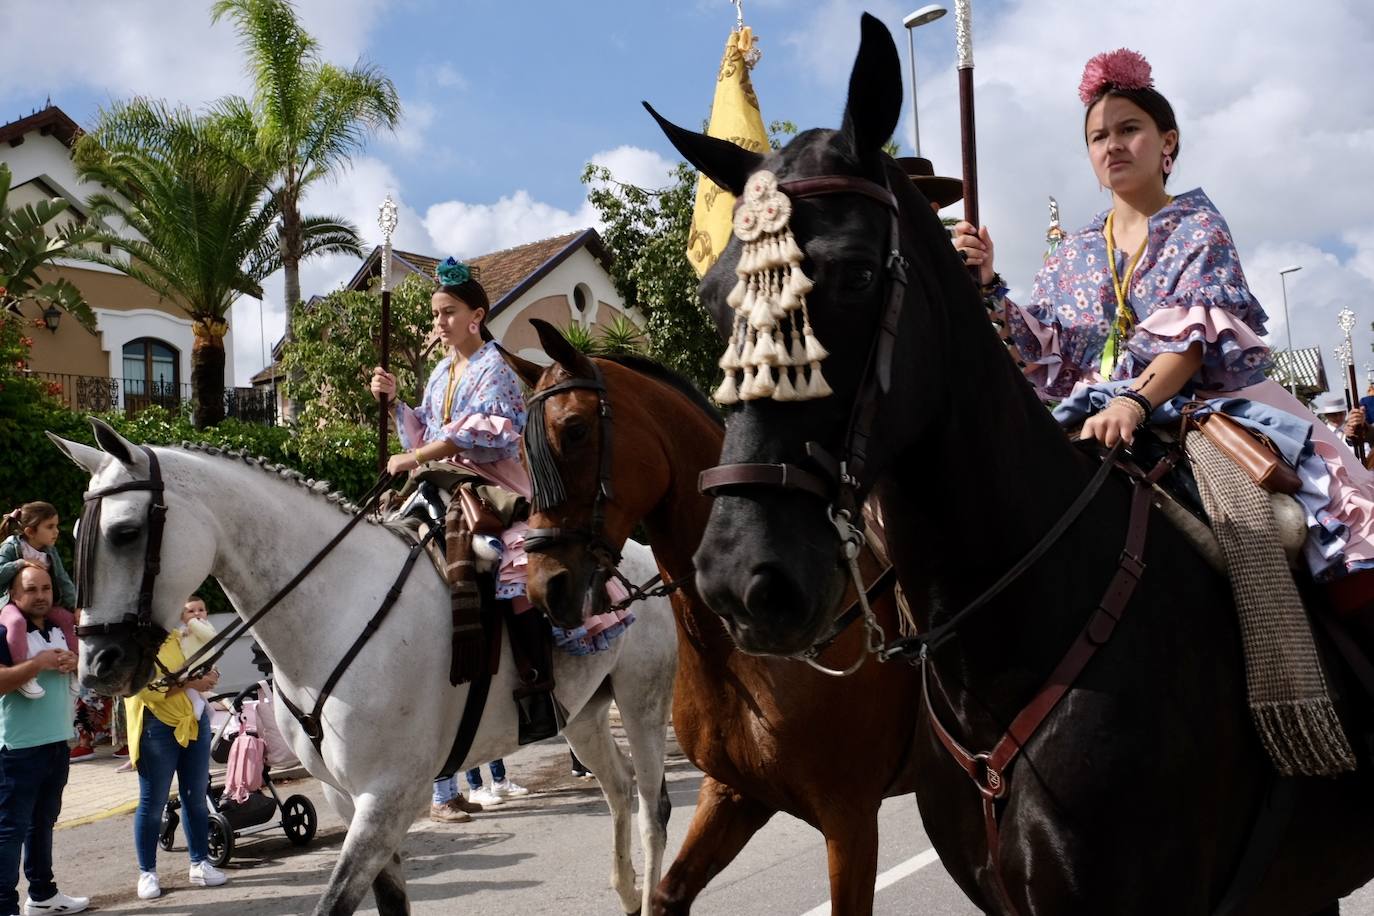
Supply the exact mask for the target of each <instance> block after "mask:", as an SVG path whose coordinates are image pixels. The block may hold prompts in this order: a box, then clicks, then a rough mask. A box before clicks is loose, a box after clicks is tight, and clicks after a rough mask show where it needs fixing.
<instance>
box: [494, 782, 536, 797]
mask: <svg viewBox="0 0 1374 916" xmlns="http://www.w3.org/2000/svg"><path fill="white" fill-rule="evenodd" d="M491 792H492V794H493V795H495V796H496V797H497V798H520V797H521V796H523V795H529V794H530V790H529V789H526V788H525V787H524V786H522V785H518V784H517V783H516V782H515V780H513V779H503V780H501V781H500V782H494V783H492V784H491Z"/></svg>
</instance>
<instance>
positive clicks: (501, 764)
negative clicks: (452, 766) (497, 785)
mask: <svg viewBox="0 0 1374 916" xmlns="http://www.w3.org/2000/svg"><path fill="white" fill-rule="evenodd" d="M487 767H488V768H490V770H491V779H492V782H501V781H502V780H504V779H505V778H506V763H505V761H504V760H502V759H501V758H499V757H498V758H497V759H495V760H493V761H492V762H491V763H489V764H487ZM467 776H468V788H469V789H480V788H482V768H481V767H473V768H472V769H470V770H468V773H467Z"/></svg>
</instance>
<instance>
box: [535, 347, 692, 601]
mask: <svg viewBox="0 0 1374 916" xmlns="http://www.w3.org/2000/svg"><path fill="white" fill-rule="evenodd" d="M591 367H592V375H593V377H592V378H589V379H588V378H571V379H567V380H566V381H562V382H559V383H557V384H555V385H550V386H549V387H548V388H545V389H544V390H543V391H537V392H535V393H534V394H532V395H530V396H529V397H528V398H527V399H526V401H525V403H526V406H527V407H528V408H529V418H528V420H527V422H526V425H525V457H526V459H527V461H528V462H529V466H530V484H531V489H532V490H533V494H532V496H533V500H532V502H533V504H534V509H535V511H536V512H545V511H547V510H549V509H551V508H553V507H554V506H557V505H560V504H561V503H562V502H563V501H564V500H565V499H566V498H567V493H566V491H565V490H564V488H563V480H562V476H561V475H560V474H559V472H558V465H557V464H556V463H555V462H554V460H553V455H552V454H551V453H550V452H549V445H548V441H547V437H546V430H545V429H544V406H545V403H546V402H547V400H548V399H549V398H550V397H551V396H553V395H555V394H562V393H563V392H566V391H595V392H596V399H597V408H596V412H597V417H598V420H599V425H600V427H601V433H600V437H599V442H598V451H599V456H598V458H597V468H598V470H597V484H596V497H595V498H594V500H593V502H592V521H591V525H590V526H587V527H579V528H531V529H529V530H528V531H527V532H526V533H525V552H526V553H548V552H550V551H552V550H554V549H555V548H557V547H559V546H561V545H565V544H583V545H585V548H586V551H587V552H588V553H589V554H590V555H591V557H592V559H593V560H595V561H596V565H597V569H598V570H599V571H600V573H601V574H602V575H603V576H606V577H607V578H611V579H615V580H616V581H617V582H619V583H620V584H621V585H623V586H624V587H625V590H626V591H627V592H628V593H629V597H627V598H625V599H624V600H623V601H620V602H618V603H617V604H615V605H613V606H612V607H610V608H609V610H611V611H622V610H624V609H625V608H627V607H629V606H630V605H632V604H634V603H635V602H637V601H644V600H646V599H649V598H661V597H664V596H666V595H671V594H672V593H673V592H675V591H677V590H678V589H679V588H681V587H682V585H683V580H678V581H674V582H665V581H663V576H662V575H661V574H660V575H655V576H654V577H653V578H651V579H650V580H649V581H647V582H644V583H642V584H635V583H634V582H631V581H630V580H629V579H626V578H625V576H624V575H623V574H622V573H621V572H620V568H619V567H620V550H619V549H618V548H617V547H616V546H615V545H614V544H612V543H611V542H610V540H609V539H607V537H606V503H608V502H610V501H611V500H612V499H615V489H614V487H613V486H612V481H611V461H612V450H611V443H612V442H613V441H614V430H613V428H612V415H611V401H610V397H609V395H608V393H607V391H606V379H605V376H604V375H602V372H601V368H600V367H599V366H597V365H596V363H594V362H593V363H591ZM688 578H690V576H688ZM595 585H596V586H597V587H599V586H600V583H595Z"/></svg>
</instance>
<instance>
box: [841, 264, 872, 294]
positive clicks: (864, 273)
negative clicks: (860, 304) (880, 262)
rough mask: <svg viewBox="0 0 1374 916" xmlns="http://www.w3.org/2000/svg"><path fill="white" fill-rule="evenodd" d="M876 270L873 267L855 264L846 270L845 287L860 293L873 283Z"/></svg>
mask: <svg viewBox="0 0 1374 916" xmlns="http://www.w3.org/2000/svg"><path fill="white" fill-rule="evenodd" d="M874 276H875V272H874V270H873V268H872V267H864V266H858V265H856V266H854V267H850V268H848V269H846V270H845V272H844V281H843V282H844V288H845V289H846V290H848V291H849V292H852V293H860V292H863V291H864V290H866V289H868V288H869V287H870V286H872V285H873V277H874Z"/></svg>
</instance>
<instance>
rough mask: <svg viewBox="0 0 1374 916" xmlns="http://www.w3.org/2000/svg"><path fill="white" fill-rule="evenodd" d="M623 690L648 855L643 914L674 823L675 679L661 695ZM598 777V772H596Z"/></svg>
mask: <svg viewBox="0 0 1374 916" xmlns="http://www.w3.org/2000/svg"><path fill="white" fill-rule="evenodd" d="M636 686H637V687H639V689H629V690H622V691H620V692H619V693H616V692H615V683H614V681H612V684H611V689H612V693H615V701H616V705H617V706H618V707H619V709H620V718H621V721H622V722H623V723H624V724H625V737H626V738H628V739H629V741H630V764H631V765H632V766H633V767H634V771H635V784H636V786H637V787H638V789H639V841H640V846H641V847H642V848H643V850H644V884H643V891H642V893H641V896H640V910H641V912H648V911H649V910H650V909H651V907H652V898H653V893H654V888H655V887H657V886H658V880H659V878H660V877H661V876H662V874H663V850H664V847H665V846H667V844H668V818H669V817H670V816H671V815H672V813H673V803H672V800H671V799H669V797H668V780H667V779H666V778H665V777H664V774H663V763H664V756H665V748H666V745H667V743H668V709H669V707H670V706H671V705H672V702H673V682H672V677H671V674H670V675H669V677H668V678H667V679H666V681H665V683H664V684H663V685H662V687H663V689H661V690H649V689H644V688H643V686H642V685H636ZM593 772H595V771H593Z"/></svg>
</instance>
